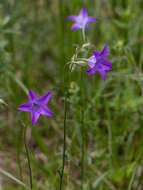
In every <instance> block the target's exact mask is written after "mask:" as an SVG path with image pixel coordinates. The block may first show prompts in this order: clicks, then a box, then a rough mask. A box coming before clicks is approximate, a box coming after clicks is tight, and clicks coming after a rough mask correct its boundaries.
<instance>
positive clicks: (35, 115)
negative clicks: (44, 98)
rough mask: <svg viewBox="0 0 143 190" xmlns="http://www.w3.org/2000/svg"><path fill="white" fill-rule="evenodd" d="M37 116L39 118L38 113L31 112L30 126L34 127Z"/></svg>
mask: <svg viewBox="0 0 143 190" xmlns="http://www.w3.org/2000/svg"><path fill="white" fill-rule="evenodd" d="M39 116H40V113H38V112H35V111H32V112H31V120H32V125H34V124H35V123H36V122H37V120H38V118H39Z"/></svg>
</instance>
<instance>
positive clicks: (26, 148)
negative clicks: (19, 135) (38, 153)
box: [24, 126, 33, 190]
mask: <svg viewBox="0 0 143 190" xmlns="http://www.w3.org/2000/svg"><path fill="white" fill-rule="evenodd" d="M26 130H27V127H26V126H25V129H24V145H25V150H26V156H27V160H28V167H29V179H30V188H31V190H32V186H33V185H32V170H31V163H30V154H29V151H28V146H27V143H26Z"/></svg>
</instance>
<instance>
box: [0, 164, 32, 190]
mask: <svg viewBox="0 0 143 190" xmlns="http://www.w3.org/2000/svg"><path fill="white" fill-rule="evenodd" d="M0 173H1V174H3V175H5V176H7V177H8V178H10V179H12V180H13V181H15V182H16V183H18V184H19V185H22V186H23V187H25V188H26V189H29V190H31V189H30V188H29V187H28V186H27V185H25V184H24V183H23V182H22V181H20V180H19V179H17V178H16V177H14V176H13V175H11V174H10V173H8V172H7V171H5V170H3V169H2V168H0Z"/></svg>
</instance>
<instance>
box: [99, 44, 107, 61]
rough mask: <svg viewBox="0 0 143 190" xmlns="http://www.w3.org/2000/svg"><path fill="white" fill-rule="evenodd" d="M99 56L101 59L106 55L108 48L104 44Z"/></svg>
mask: <svg viewBox="0 0 143 190" xmlns="http://www.w3.org/2000/svg"><path fill="white" fill-rule="evenodd" d="M99 55H100V56H101V57H102V58H105V57H106V56H107V55H108V47H107V45H106V44H105V46H104V48H103V49H102V50H101V51H100V53H99Z"/></svg>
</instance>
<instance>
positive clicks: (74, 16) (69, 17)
mask: <svg viewBox="0 0 143 190" xmlns="http://www.w3.org/2000/svg"><path fill="white" fill-rule="evenodd" d="M66 18H67V19H69V20H73V21H76V19H77V16H76V15H71V16H67V17H66Z"/></svg>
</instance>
